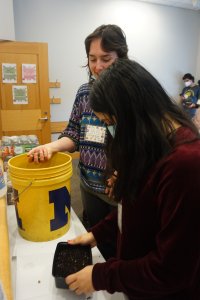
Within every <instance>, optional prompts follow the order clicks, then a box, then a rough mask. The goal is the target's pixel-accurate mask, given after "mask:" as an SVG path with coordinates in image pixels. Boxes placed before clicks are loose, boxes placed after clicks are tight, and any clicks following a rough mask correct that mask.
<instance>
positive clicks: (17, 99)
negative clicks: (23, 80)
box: [12, 85, 28, 104]
mask: <svg viewBox="0 0 200 300" xmlns="http://www.w3.org/2000/svg"><path fill="white" fill-rule="evenodd" d="M12 94H13V104H28V91H27V86H24V85H13V86H12Z"/></svg>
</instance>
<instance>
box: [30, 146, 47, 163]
mask: <svg viewBox="0 0 200 300" xmlns="http://www.w3.org/2000/svg"><path fill="white" fill-rule="evenodd" d="M52 155H53V150H52V148H51V146H49V144H46V145H41V146H38V147H35V148H33V149H32V150H30V151H29V152H28V154H27V156H28V160H29V162H32V161H34V162H36V163H38V162H43V161H46V160H49V159H51V157H52Z"/></svg>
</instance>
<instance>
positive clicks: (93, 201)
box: [80, 183, 117, 259]
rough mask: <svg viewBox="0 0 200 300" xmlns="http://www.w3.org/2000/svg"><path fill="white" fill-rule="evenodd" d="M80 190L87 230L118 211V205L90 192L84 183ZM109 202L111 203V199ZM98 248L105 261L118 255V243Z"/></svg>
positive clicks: (111, 242)
mask: <svg viewBox="0 0 200 300" xmlns="http://www.w3.org/2000/svg"><path fill="white" fill-rule="evenodd" d="M80 190H81V198H82V202H83V224H84V225H85V227H86V229H89V228H90V227H92V226H94V225H96V224H97V223H99V221H101V220H103V219H104V218H105V217H106V216H107V215H108V214H109V213H110V212H111V211H112V210H113V209H117V205H115V204H114V203H112V204H109V203H108V202H106V201H105V200H103V199H102V198H105V199H106V198H107V197H106V195H101V194H98V193H95V192H93V191H90V190H89V189H87V188H85V187H84V186H83V184H82V183H81V184H80ZM107 201H109V199H108V200H107ZM113 204H114V205H113ZM98 248H99V251H100V252H101V254H102V255H103V256H104V258H105V259H108V258H110V257H114V256H115V255H116V243H115V242H114V241H110V242H109V243H104V244H101V246H98Z"/></svg>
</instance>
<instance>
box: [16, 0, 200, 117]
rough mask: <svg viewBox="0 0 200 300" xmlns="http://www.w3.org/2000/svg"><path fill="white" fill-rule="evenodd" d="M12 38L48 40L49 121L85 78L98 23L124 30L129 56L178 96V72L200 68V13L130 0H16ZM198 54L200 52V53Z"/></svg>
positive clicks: (63, 110) (64, 111)
mask: <svg viewBox="0 0 200 300" xmlns="http://www.w3.org/2000/svg"><path fill="white" fill-rule="evenodd" d="M14 18H15V30H16V39H17V40H18V41H36V42H47V43H48V45H49V79H50V81H55V80H56V79H57V80H58V81H60V82H61V88H60V89H58V90H56V89H55V90H53V91H51V96H53V95H54V97H61V98H62V104H60V105H51V119H52V121H65V120H68V119H69V114H70V111H71V108H72V104H73V101H74V98H75V94H76V91H77V89H78V87H79V86H80V84H82V83H84V82H85V81H87V72H86V69H85V68H82V66H84V65H85V64H86V62H87V60H86V54H85V49H84V39H85V37H86V36H87V35H88V34H89V33H91V31H93V30H94V29H95V28H96V27H97V26H99V25H101V24H108V23H115V24H118V25H119V26H121V28H122V29H123V30H124V31H125V33H126V36H127V41H128V45H129V56H130V58H132V59H136V60H137V61H139V62H140V63H142V64H143V65H144V66H145V67H146V68H147V69H148V70H149V71H151V72H152V73H153V74H154V75H155V76H156V77H157V78H158V79H159V80H160V82H161V83H162V84H163V86H164V87H165V89H166V90H167V91H168V92H169V94H170V95H172V96H173V97H175V98H176V99H178V94H179V92H180V90H181V89H182V81H181V77H182V75H183V74H184V73H186V72H191V73H193V74H196V75H198V74H200V70H199V67H200V66H199V64H198V68H197V53H198V51H199V52H200V41H199V40H200V14H199V13H198V12H197V11H192V10H186V9H181V8H174V7H167V6H161V5H155V4H147V3H144V2H138V1H133V0H101V1H97V0H84V1H83V0H76V1H74V0H34V1H32V0H26V1H24V0H14ZM198 59H199V58H198Z"/></svg>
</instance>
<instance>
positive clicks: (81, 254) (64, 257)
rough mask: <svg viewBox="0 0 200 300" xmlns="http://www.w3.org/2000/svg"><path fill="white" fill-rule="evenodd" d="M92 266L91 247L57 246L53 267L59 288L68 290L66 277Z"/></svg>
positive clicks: (66, 244)
mask: <svg viewBox="0 0 200 300" xmlns="http://www.w3.org/2000/svg"><path fill="white" fill-rule="evenodd" d="M91 264H92V251H91V247H90V245H86V246H82V245H70V244H68V243H67V242H60V243H58V244H57V247H56V250H55V253H54V259H53V267H52V275H53V276H54V277H55V284H56V287H57V288H62V289H66V288H68V286H67V284H66V283H65V277H67V276H68V275H70V274H73V273H76V272H78V271H80V270H81V269H83V268H84V267H86V266H87V265H91Z"/></svg>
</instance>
